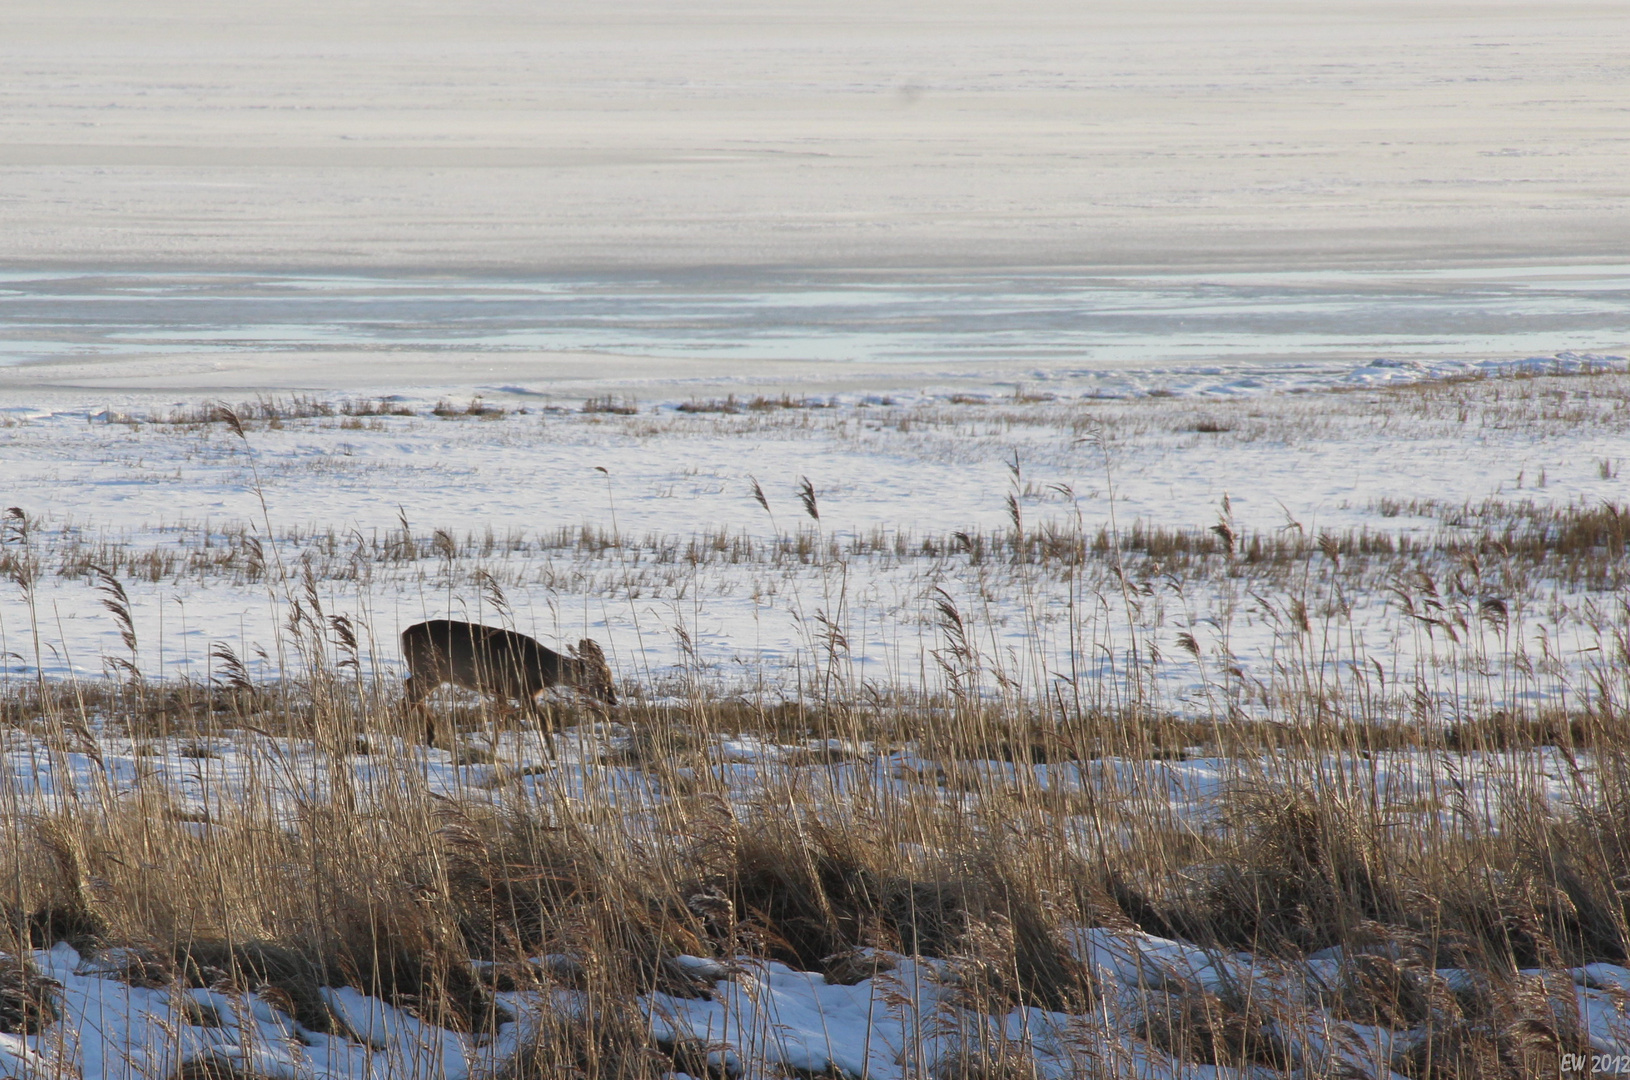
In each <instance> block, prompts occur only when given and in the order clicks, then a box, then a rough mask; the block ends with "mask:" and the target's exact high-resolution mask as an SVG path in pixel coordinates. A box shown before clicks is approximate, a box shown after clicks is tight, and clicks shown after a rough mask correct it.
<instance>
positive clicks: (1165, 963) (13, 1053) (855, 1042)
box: [0, 929, 1630, 1080]
mask: <svg viewBox="0 0 1630 1080" xmlns="http://www.w3.org/2000/svg"><path fill="white" fill-rule="evenodd" d="M1073 937H1074V942H1073V945H1074V950H1075V952H1076V954H1077V956H1078V957H1079V959H1080V960H1081V961H1082V962H1083V963H1084V964H1085V965H1086V966H1087V968H1088V970H1089V971H1090V972H1091V973H1092V977H1093V980H1094V988H1095V990H1096V991H1097V992H1098V994H1099V1001H1098V1003H1097V1006H1096V1007H1095V1012H1094V1014H1092V1015H1089V1016H1088V1017H1085V1018H1084V1017H1081V1016H1076V1015H1071V1014H1068V1013H1060V1012H1049V1011H1047V1010H1044V1009H1039V1008H1020V1009H1015V1010H1013V1011H1012V1012H1010V1013H1008V1014H1007V1015H1005V1016H1001V1015H998V1016H991V1015H986V1014H984V1013H980V1012H977V1011H973V1010H970V1009H968V1008H966V1006H965V1005H963V1004H961V1003H959V1000H958V994H959V989H960V987H959V983H958V973H957V971H956V969H955V966H954V965H953V964H951V963H949V962H946V961H941V960H931V959H924V958H920V957H917V958H913V957H905V956H898V955H891V954H886V953H883V954H878V955H877V960H878V961H879V967H880V968H881V969H882V971H881V972H880V973H879V974H877V975H875V976H873V977H872V978H868V979H864V980H861V981H859V982H857V983H854V984H853V985H843V984H838V983H829V982H828V981H827V979H826V978H825V977H823V976H822V975H821V974H819V973H815V972H807V971H797V970H794V969H791V968H788V967H787V966H786V965H784V964H780V963H775V962H767V963H763V962H754V961H742V962H740V963H736V964H731V965H725V964H721V963H720V962H718V961H716V960H709V959H704V958H700V957H679V958H677V961H678V962H679V963H681V964H684V965H686V966H687V967H688V968H689V969H690V970H691V971H692V972H693V973H695V974H696V975H697V976H698V977H699V978H700V979H701V980H702V981H703V982H704V983H711V984H712V989H711V991H710V992H707V993H705V994H704V995H700V996H696V997H685V998H679V997H670V996H668V995H666V994H653V995H651V996H649V997H647V998H644V999H642V1001H641V1003H640V1004H641V1007H642V1009H643V1010H644V1012H645V1013H646V1015H647V1016H648V1017H649V1022H650V1025H651V1029H652V1033H653V1035H654V1037H655V1038H656V1039H657V1040H658V1041H659V1043H662V1044H666V1045H669V1046H672V1045H673V1044H674V1043H675V1042H677V1041H679V1040H686V1041H689V1042H690V1043H691V1044H692V1045H694V1046H697V1047H698V1048H699V1050H698V1052H697V1056H699V1057H703V1058H705V1060H706V1061H707V1062H708V1063H709V1064H710V1065H711V1066H713V1067H714V1068H717V1069H718V1070H719V1071H721V1072H723V1073H724V1074H725V1075H729V1076H741V1077H746V1078H757V1077H774V1076H785V1075H787V1073H788V1072H789V1071H794V1070H796V1071H797V1072H798V1073H804V1074H808V1073H815V1074H830V1075H835V1076H845V1077H863V1076H874V1077H884V1078H888V1077H900V1078H904V1077H911V1076H920V1075H924V1073H925V1072H926V1071H928V1070H933V1069H935V1068H937V1067H944V1065H945V1064H949V1063H954V1062H956V1061H957V1060H959V1059H960V1060H962V1061H964V1062H969V1061H977V1060H979V1059H981V1058H984V1059H986V1060H992V1059H997V1060H999V1059H1000V1058H1002V1057H1003V1056H1004V1054H1003V1051H1004V1050H1005V1052H1006V1053H1005V1056H1006V1057H1007V1058H1008V1059H1009V1060H1016V1056H1017V1053H1018V1048H1020V1047H1022V1048H1023V1055H1024V1057H1025V1058H1027V1059H1032V1060H1034V1062H1035V1065H1036V1068H1037V1073H1036V1075H1039V1076H1041V1077H1046V1078H1049V1080H1051V1078H1054V1077H1057V1078H1065V1077H1078V1076H1082V1075H1091V1076H1117V1077H1119V1076H1126V1077H1139V1078H1166V1077H1171V1078H1176V1077H1183V1078H1192V1080H1203V1078H1212V1077H1225V1076H1260V1077H1264V1078H1266V1077H1272V1076H1278V1075H1282V1074H1281V1072H1280V1071H1279V1070H1274V1069H1269V1068H1266V1067H1260V1066H1259V1067H1246V1068H1245V1069H1243V1070H1234V1069H1227V1068H1219V1067H1217V1066H1209V1065H1196V1064H1194V1063H1192V1062H1183V1061H1181V1060H1178V1059H1176V1058H1174V1057H1172V1056H1171V1055H1169V1054H1168V1053H1166V1052H1164V1051H1163V1050H1161V1049H1159V1048H1157V1047H1154V1046H1151V1045H1150V1044H1149V1043H1147V1042H1145V1041H1142V1040H1141V1039H1137V1038H1134V1037H1133V1035H1134V1033H1135V1032H1138V1031H1139V1029H1140V1028H1142V1027H1143V1026H1145V1025H1147V1024H1148V1023H1149V1022H1150V1018H1151V1017H1160V1016H1162V1015H1164V1011H1165V1010H1167V1009H1170V1008H1171V1007H1172V1003H1173V1002H1174V1001H1175V1000H1176V995H1180V994H1184V993H1188V994H1194V993H1197V992H1199V991H1204V992H1206V993H1210V994H1231V995H1235V996H1238V997H1244V998H1246V999H1249V1000H1252V1001H1253V1003H1254V1010H1255V1012H1256V1014H1257V1015H1258V1016H1259V1017H1261V1018H1262V1019H1263V1020H1264V1021H1265V1023H1264V1025H1263V1026H1264V1028H1265V1029H1266V1031H1267V1032H1268V1033H1269V1034H1270V1035H1271V1036H1272V1037H1273V1038H1274V1039H1275V1040H1277V1041H1278V1042H1279V1043H1280V1044H1281V1045H1283V1046H1284V1047H1285V1048H1286V1050H1287V1052H1288V1054H1289V1056H1290V1059H1291V1062H1292V1067H1293V1068H1295V1069H1298V1070H1302V1072H1300V1073H1297V1074H1295V1075H1332V1074H1334V1075H1342V1076H1349V1077H1379V1078H1383V1080H1387V1078H1390V1077H1394V1076H1397V1075H1398V1074H1397V1073H1396V1072H1394V1071H1393V1068H1392V1066H1393V1064H1394V1063H1400V1064H1401V1063H1402V1061H1403V1060H1404V1059H1405V1058H1406V1057H1407V1055H1409V1054H1410V1053H1411V1052H1412V1051H1413V1050H1415V1049H1417V1048H1418V1047H1420V1046H1422V1045H1423V1044H1425V1043H1426V1042H1427V1041H1428V1040H1429V1039H1430V1038H1431V1037H1432V1031H1431V1030H1430V1028H1429V1027H1426V1026H1423V1027H1419V1028H1415V1029H1411V1030H1406V1031H1395V1030H1392V1029H1389V1028H1386V1027H1380V1026H1374V1025H1369V1024H1363V1023H1356V1022H1353V1021H1350V1020H1343V1019H1338V1018H1336V1017H1334V1016H1332V1015H1331V1011H1330V1010H1331V1003H1332V1002H1333V1001H1334V999H1335V998H1336V997H1337V996H1338V995H1339V993H1340V990H1341V987H1342V985H1343V981H1344V975H1345V972H1346V971H1347V970H1350V969H1347V968H1345V965H1344V959H1345V958H1344V956H1343V953H1342V950H1341V949H1340V948H1334V949H1330V950H1327V951H1325V952H1323V953H1320V954H1318V955H1315V956H1313V957H1310V958H1308V959H1307V960H1306V961H1304V962H1300V963H1297V962H1284V961H1274V960H1271V959H1267V958H1256V957H1253V956H1251V955H1250V954H1248V953H1226V952H1220V951H1215V950H1206V949H1198V948H1194V947H1192V946H1188V945H1184V944H1183V943H1181V942H1176V941H1170V940H1166V939H1163V938H1158V937H1154V936H1151V935H1149V934H1143V933H1137V932H1117V931H1112V930H1105V929H1085V930H1079V931H1076V932H1075V933H1074V935H1073ZM32 960H33V962H34V964H35V965H36V966H37V968H38V970H39V972H40V973H41V974H42V975H44V976H45V977H46V978H50V979H53V980H55V981H56V982H57V983H59V984H60V985H61V988H62V992H61V1003H62V1004H61V1008H62V1011H63V1022H62V1024H61V1025H60V1026H58V1027H57V1029H56V1030H53V1031H50V1032H47V1033H42V1034H39V1035H8V1034H0V1065H3V1067H4V1068H5V1069H6V1070H7V1074H8V1075H11V1076H16V1077H19V1078H24V1077H26V1078H34V1077H40V1078H44V1077H58V1076H62V1075H65V1074H66V1075H70V1076H72V1075H84V1076H98V1077H108V1078H120V1080H122V1078H125V1077H130V1078H135V1077H149V1076H167V1075H173V1074H174V1072H175V1071H176V1070H177V1068H178V1066H179V1065H180V1064H181V1063H182V1062H187V1061H191V1062H199V1061H213V1062H215V1063H216V1066H215V1067H216V1068H217V1069H220V1070H221V1071H225V1070H226V1069H227V1068H230V1067H235V1068H237V1069H240V1070H242V1071H243V1073H244V1074H248V1075H254V1076H260V1077H267V1078H289V1080H295V1078H321V1080H327V1078H330V1077H334V1078H346V1080H351V1078H355V1080H371V1078H374V1077H386V1076H389V1077H427V1078H429V1077H434V1078H437V1080H463V1078H464V1077H468V1076H471V1075H476V1076H479V1075H482V1074H483V1073H484V1072H486V1071H488V1070H491V1069H492V1068H494V1067H495V1066H497V1065H500V1064H502V1063H503V1062H504V1060H505V1059H506V1058H507V1057H508V1056H510V1055H512V1054H513V1053H514V1052H515V1049H516V1047H517V1046H518V1045H519V1044H520V1043H521V1041H522V1040H524V1039H525V1038H526V1029H527V1028H528V1027H529V1026H531V1025H534V1024H535V1023H536V1022H537V1021H536V1018H537V1017H539V1016H542V1015H546V1014H556V1015H559V1014H566V1015H570V1014H571V1013H572V1012H574V1011H580V1010H582V1009H583V1008H584V1007H585V1004H584V1002H583V1001H581V1000H579V999H580V998H581V995H580V994H578V993H576V992H573V991H569V990H556V991H553V992H526V991H520V992H503V993H500V994H498V995H497V996H498V999H499V1001H500V1003H501V1004H502V1005H503V1006H505V1007H506V1008H507V1009H509V1010H510V1012H511V1015H513V1016H516V1017H520V1018H521V1019H520V1020H518V1021H512V1022H509V1023H505V1024H503V1025H502V1027H500V1028H499V1030H498V1031H497V1032H495V1033H491V1034H488V1035H485V1036H470V1035H460V1034H458V1033H455V1032H450V1031H444V1030H441V1029H438V1028H433V1027H430V1026H429V1025H426V1024H424V1023H422V1022H421V1021H420V1020H419V1019H417V1018H416V1017H414V1016H413V1015H412V1014H410V1013H408V1012H404V1011H403V1010H401V1009H398V1008H395V1007H393V1006H392V1005H390V1004H388V1003H386V1002H384V1001H381V1000H379V999H377V998H372V997H369V996H367V995H365V994H362V993H359V992H358V991H356V990H353V989H350V988H341V989H325V990H324V991H323V995H324V998H325V1000H326V1004H327V1005H328V1007H329V1008H330V1010H331V1011H332V1012H333V1013H334V1014H335V1016H336V1017H337V1018H338V1020H339V1021H340V1023H339V1024H338V1025H336V1027H338V1028H339V1029H340V1030H337V1031H335V1032H318V1031H312V1030H309V1029H306V1028H303V1027H302V1026H301V1025H300V1024H299V1023H297V1022H296V1021H295V1020H294V1019H293V1018H292V1017H291V1016H289V1015H288V1014H287V1013H285V1012H283V1011H281V1010H279V1009H278V1008H276V1007H274V1006H273V1005H272V1004H269V1003H268V1001H266V1000H263V999H262V998H259V997H257V996H255V995H253V994H244V993H241V992H239V993H229V992H222V991H220V990H211V989H198V990H191V991H182V992H180V994H179V996H178V994H177V992H176V991H174V990H172V989H170V988H157V989H154V988H147V987H142V986H139V985H138V986H132V985H129V984H128V982H127V981H126V980H125V979H123V978H121V977H120V976H121V973H122V972H123V971H124V970H126V969H127V968H128V967H129V966H130V964H129V961H128V960H127V959H125V957H124V956H123V955H122V954H121V953H119V952H118V951H110V953H109V954H106V955H93V956H81V955H80V954H79V953H77V952H76V951H75V950H74V949H73V948H72V947H71V946H69V945H67V944H65V943H64V944H58V945H57V946H56V947H55V948H53V949H51V950H50V951H49V952H36V953H34V954H33V957H32ZM553 960H554V958H551V957H539V958H537V959H536V961H534V962H535V963H537V964H538V965H539V966H540V968H542V969H544V970H548V969H549V967H550V965H551V961H553ZM1428 977H1429V978H1430V979H1431V980H1432V981H1434V982H1435V983H1436V984H1437V985H1438V986H1440V987H1442V988H1443V989H1444V990H1445V991H1446V992H1450V993H1452V992H1455V991H1461V990H1464V989H1467V988H1470V987H1474V986H1476V985H1477V984H1478V981H1479V980H1480V979H1482V976H1481V975H1479V974H1477V973H1473V972H1469V971H1466V970H1463V969H1460V968H1441V969H1438V970H1436V971H1435V972H1432V973H1430V975H1429V976H1428ZM1516 981H1518V982H1522V983H1525V984H1527V987H1528V990H1529V992H1530V993H1534V994H1537V995H1540V996H1542V997H1543V998H1547V999H1550V1000H1551V1001H1552V1002H1554V1005H1553V1008H1555V1009H1556V1010H1557V1014H1558V1015H1568V1014H1569V1013H1570V1012H1571V1011H1572V1010H1575V1009H1577V1015H1578V1016H1579V1017H1580V1021H1581V1022H1580V1030H1581V1031H1582V1033H1583V1034H1584V1037H1585V1038H1586V1040H1588V1047H1589V1051H1590V1052H1591V1053H1592V1054H1601V1055H1610V1056H1617V1055H1623V1054H1625V1053H1627V1052H1630V1018H1627V1017H1626V1016H1625V1013H1624V1010H1623V1001H1624V996H1625V994H1626V992H1627V991H1630V969H1626V968H1623V967H1618V966H1615V965H1612V964H1590V965H1586V966H1583V967H1579V968H1574V969H1570V970H1568V971H1562V972H1547V971H1541V970H1532V971H1523V972H1521V973H1519V974H1518V975H1517V976H1516ZM1157 1022H1158V1021H1157ZM1610 1059H1611V1058H1610ZM963 1067H967V1065H964V1066H963Z"/></svg>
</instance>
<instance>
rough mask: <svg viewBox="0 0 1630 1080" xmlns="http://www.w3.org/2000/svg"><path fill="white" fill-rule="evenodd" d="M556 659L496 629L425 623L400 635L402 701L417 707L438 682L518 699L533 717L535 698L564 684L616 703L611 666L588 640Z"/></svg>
mask: <svg viewBox="0 0 1630 1080" xmlns="http://www.w3.org/2000/svg"><path fill="white" fill-rule="evenodd" d="M571 652H572V655H570V656H562V655H561V654H560V653H557V652H555V650H553V649H551V648H548V647H547V646H545V645H543V644H542V643H541V642H538V641H536V640H534V639H532V638H529V637H527V636H526V635H525V634H517V633H516V632H515V631H513V630H505V629H502V628H501V627H497V626H481V625H479V624H478V623H467V622H458V621H457V620H454V619H431V620H430V621H429V622H422V623H414V624H413V625H412V626H410V627H408V628H407V629H406V630H404V631H402V656H403V657H404V658H406V660H407V665H408V680H407V703H408V705H409V706H410V707H414V706H417V705H419V704H420V703H421V702H423V701H424V699H425V697H426V695H428V694H429V693H430V692H431V691H432V690H434V689H436V687H438V686H440V685H442V684H443V683H452V684H453V685H454V686H462V687H464V688H465V689H466V690H474V691H475V692H476V693H478V694H487V695H491V696H493V697H497V698H507V699H509V700H511V701H518V702H520V703H521V705H522V707H523V708H526V709H528V710H529V711H531V712H532V713H533V714H534V715H536V714H537V713H538V711H539V706H538V695H539V694H541V693H543V691H545V690H547V689H549V688H550V687H552V686H562V685H564V686H570V687H573V688H575V689H577V690H579V691H581V692H583V693H586V694H589V695H591V696H593V697H596V698H598V699H599V700H601V701H603V702H605V703H606V704H607V705H615V704H617V692H616V690H615V689H613V687H612V680H611V666H610V665H609V664H607V663H606V654H605V653H604V652H602V651H601V650H600V646H599V644H598V643H596V642H595V641H594V639H593V638H584V639H583V640H582V641H579V642H578V643H577V647H576V648H575V649H573V650H571Z"/></svg>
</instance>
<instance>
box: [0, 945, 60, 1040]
mask: <svg viewBox="0 0 1630 1080" xmlns="http://www.w3.org/2000/svg"><path fill="white" fill-rule="evenodd" d="M59 989H60V987H59V986H58V985H57V984H56V983H55V982H54V981H53V980H51V979H47V978H45V977H44V976H42V975H40V973H39V972H38V971H36V970H34V966H33V965H32V964H30V963H28V962H27V961H26V960H19V959H18V958H16V957H14V956H4V955H0V1032H4V1033H5V1034H7V1035H37V1034H39V1033H40V1032H41V1031H42V1030H44V1029H45V1028H46V1027H48V1026H49V1025H50V1024H52V1023H54V1022H55V1021H56V1019H57V1017H58V1016H59V1015H61V1014H60V1012H59V1011H58V1009H57V1002H56V996H57V992H58V990H59Z"/></svg>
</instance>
